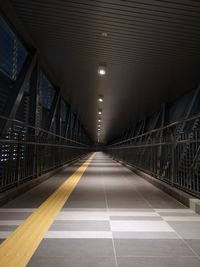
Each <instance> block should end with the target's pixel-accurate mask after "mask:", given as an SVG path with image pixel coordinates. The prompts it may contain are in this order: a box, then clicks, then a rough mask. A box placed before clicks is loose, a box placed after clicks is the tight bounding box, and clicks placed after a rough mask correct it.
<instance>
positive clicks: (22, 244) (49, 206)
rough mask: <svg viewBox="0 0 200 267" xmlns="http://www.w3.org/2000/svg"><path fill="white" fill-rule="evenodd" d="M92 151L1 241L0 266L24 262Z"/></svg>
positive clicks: (13, 266)
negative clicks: (78, 166)
mask: <svg viewBox="0 0 200 267" xmlns="http://www.w3.org/2000/svg"><path fill="white" fill-rule="evenodd" d="M94 155H95V153H94V154H93V155H92V156H91V157H90V158H89V159H87V160H86V161H85V162H84V163H83V164H82V165H81V167H80V168H78V169H77V170H76V171H75V172H74V174H73V175H71V176H70V177H69V178H68V179H67V180H66V181H65V182H64V183H63V184H62V185H61V186H60V187H59V188H58V189H57V190H56V191H55V192H54V193H53V194H52V195H51V196H50V197H48V198H47V199H46V200H45V201H44V202H43V203H42V204H41V205H40V206H39V208H38V209H37V210H36V211H35V212H34V213H32V214H31V215H30V216H29V217H28V218H27V219H26V220H25V222H24V223H22V224H21V225H20V226H19V227H18V228H17V229H16V230H15V231H14V232H13V233H12V234H11V235H10V236H9V237H8V238H7V239H6V240H5V241H4V242H3V243H2V244H1V245H0V267H24V266H26V265H27V263H28V262H29V260H30V258H31V257H32V255H33V254H34V252H35V251H36V249H37V248H38V246H39V244H40V242H41V241H42V239H43V238H44V235H45V234H46V233H47V232H48V229H49V228H50V226H51V224H52V223H53V221H54V219H55V217H56V216H57V214H58V213H59V212H60V210H61V209H62V207H63V206H64V204H65V202H66V201H67V199H68V198H69V196H70V194H71V192H72V191H73V190H74V188H75V187H76V185H77V183H78V182H79V180H80V179H81V177H82V175H83V173H84V172H85V171H86V169H87V167H88V166H89V164H90V162H91V161H92V159H93V157H94Z"/></svg>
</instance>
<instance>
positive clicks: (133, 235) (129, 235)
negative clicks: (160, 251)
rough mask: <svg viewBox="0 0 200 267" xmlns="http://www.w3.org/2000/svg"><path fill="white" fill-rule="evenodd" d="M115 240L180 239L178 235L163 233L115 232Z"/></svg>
mask: <svg viewBox="0 0 200 267" xmlns="http://www.w3.org/2000/svg"><path fill="white" fill-rule="evenodd" d="M113 238H114V239H180V238H179V237H178V236H177V235H176V233H171V232H169V233H167V232H165V233H162V232H113Z"/></svg>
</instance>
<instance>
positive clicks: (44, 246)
mask: <svg viewBox="0 0 200 267" xmlns="http://www.w3.org/2000/svg"><path fill="white" fill-rule="evenodd" d="M91 256H93V257H106V258H107V257H108V258H109V257H114V253H113V246H112V240H108V239H98V240H94V239H50V240H49V239H45V240H43V241H42V243H41V244H40V246H39V247H38V249H37V251H36V253H35V257H55V258H56V257H67V258H68V259H70V258H72V259H74V258H80V257H86V258H87V257H91Z"/></svg>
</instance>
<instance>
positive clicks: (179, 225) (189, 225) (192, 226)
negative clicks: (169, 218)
mask: <svg viewBox="0 0 200 267" xmlns="http://www.w3.org/2000/svg"><path fill="white" fill-rule="evenodd" d="M168 224H169V225H170V226H171V227H172V228H173V229H174V230H175V231H176V232H177V233H178V234H179V235H180V236H181V237H182V238H185V239H200V222H168Z"/></svg>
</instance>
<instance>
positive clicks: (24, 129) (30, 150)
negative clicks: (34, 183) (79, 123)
mask: <svg viewBox="0 0 200 267" xmlns="http://www.w3.org/2000/svg"><path fill="white" fill-rule="evenodd" d="M5 121H6V130H5V131H4V133H3V134H2V136H1V137H0V191H4V190H6V189H8V188H10V187H13V186H16V185H18V184H20V183H23V182H24V181H27V180H30V179H33V178H36V177H38V176H40V175H42V174H44V173H46V172H48V171H51V170H53V169H55V168H57V167H59V166H62V165H64V164H65V163H67V162H70V161H72V160H74V159H76V158H78V157H80V156H81V155H84V154H86V153H88V152H89V147H88V146H87V145H85V144H83V143H80V142H77V141H75V140H71V139H67V138H65V137H63V136H59V135H57V134H54V133H52V132H48V131H45V130H43V129H41V128H38V127H33V126H31V125H28V124H26V123H23V122H21V121H17V120H15V119H10V118H6V117H4V116H0V125H1V122H3V123H4V124H5Z"/></svg>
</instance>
